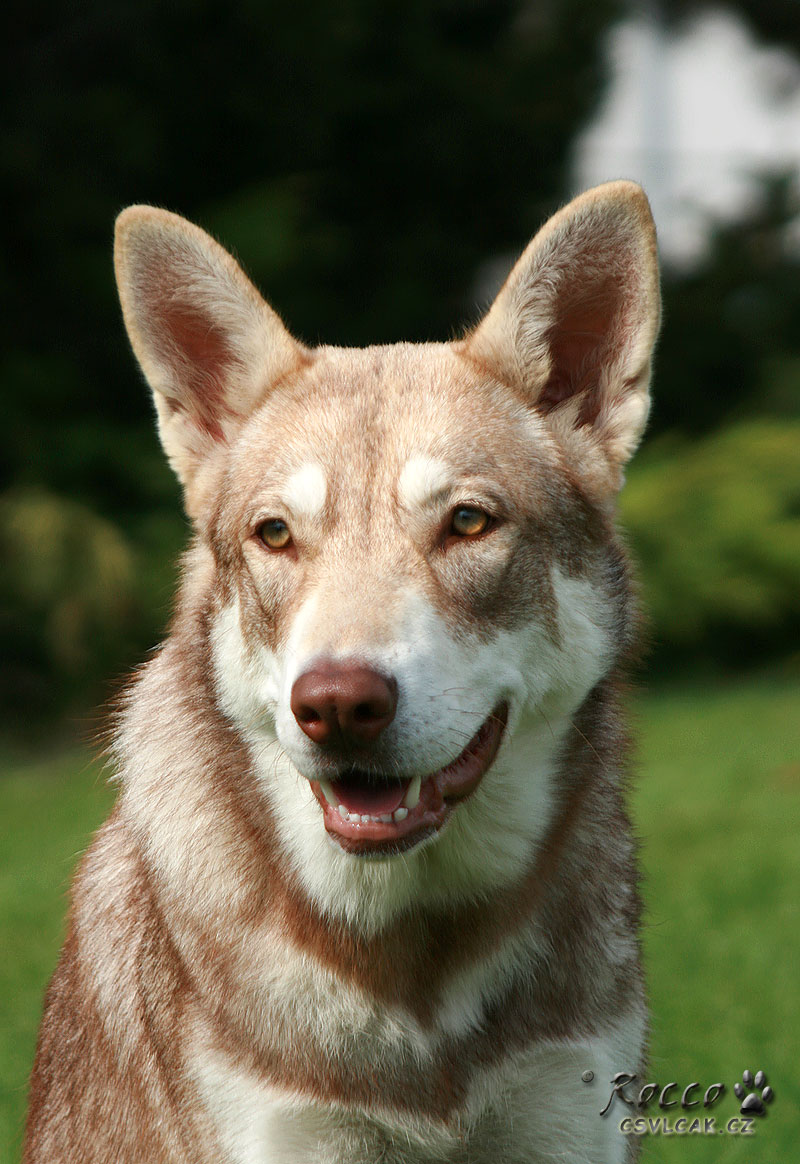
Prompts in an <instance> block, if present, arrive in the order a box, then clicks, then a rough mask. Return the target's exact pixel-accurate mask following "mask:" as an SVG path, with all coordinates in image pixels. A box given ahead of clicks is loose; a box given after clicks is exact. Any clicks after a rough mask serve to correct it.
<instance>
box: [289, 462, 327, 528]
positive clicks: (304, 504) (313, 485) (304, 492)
mask: <svg viewBox="0 0 800 1164" xmlns="http://www.w3.org/2000/svg"><path fill="white" fill-rule="evenodd" d="M327 497H328V482H327V480H326V478H325V474H324V473H323V471H322V469H321V467H320V466H319V465H317V464H316V463H315V462H313V461H308V462H307V463H306V464H305V465H301V466H300V468H299V469H296V470H295V472H294V473H292V475H291V477H290V478H289V480H288V481H287V482H286V485H285V487H284V489H283V500H284V501H285V502H286V505H287V507H288V508H289V509H290V510H291V511H292V513H293V514H295V515H299V516H301V517H319V515H320V513H322V510H323V508H324V506H325V502H326V500H327Z"/></svg>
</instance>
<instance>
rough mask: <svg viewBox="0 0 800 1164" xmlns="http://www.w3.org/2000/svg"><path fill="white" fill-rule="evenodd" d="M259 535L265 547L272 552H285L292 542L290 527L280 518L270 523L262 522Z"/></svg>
mask: <svg viewBox="0 0 800 1164" xmlns="http://www.w3.org/2000/svg"><path fill="white" fill-rule="evenodd" d="M257 533H258V536H259V537H260V538H261V541H262V542H263V543H264V545H265V546H267V548H268V549H270V550H285V549H286V547H287V546H289V545H290V544H291V541H292V535H291V534H290V533H289V527H288V525H287V524H286V522H285V521H281V519H280V518H279V517H272V518H270V520H269V521H265V522H262V524H261V525H260V526H259V527H258V530H257Z"/></svg>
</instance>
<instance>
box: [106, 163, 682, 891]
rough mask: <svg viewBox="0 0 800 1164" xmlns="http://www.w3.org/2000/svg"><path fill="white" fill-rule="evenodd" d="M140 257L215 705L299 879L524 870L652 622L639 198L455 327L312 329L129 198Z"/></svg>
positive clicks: (533, 264) (654, 287) (123, 227)
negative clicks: (570, 738)
mask: <svg viewBox="0 0 800 1164" xmlns="http://www.w3.org/2000/svg"><path fill="white" fill-rule="evenodd" d="M116 266H117V277H118V283H119V289H120V296H121V299H122V306H123V311H124V316H125V322H126V325H127V328H128V332H129V335H130V338H131V342H132V345H133V348H134V351H135V353H136V356H137V357H138V360H139V362H140V364H141V366H142V368H143V370H144V373H145V375H146V377H147V379H148V381H149V383H150V385H151V387H152V389H153V393H154V398H155V403H156V408H157V412H158V422H159V429H160V434H161V439H162V442H163V445H164V448H165V450H166V453H167V456H168V458H169V460H170V462H171V464H172V465H173V467H174V469H175V471H176V473H177V475H178V477H179V478H180V480H181V482H182V484H183V487H184V491H185V498H186V506H187V510H188V512H189V515H190V517H191V518H192V521H193V523H194V525H195V528H196V531H197V535H198V548H197V549H196V551H195V555H194V561H195V566H194V567H193V571H192V576H191V577H190V579H189V583H188V590H189V592H190V594H191V596H192V597H191V601H194V602H197V603H200V604H202V606H203V611H204V625H206V626H208V627H209V632H208V633H209V638H210V643H211V657H212V659H213V686H214V691H215V698H216V700H217V702H218V705H219V706H220V707H221V709H222V711H223V713H224V714H225V715H226V716H227V717H228V718H229V719H230V720H231V721H232V722H233V724H234V725H235V727H236V729H237V730H238V732H239V733H240V734H241V735H242V736H243V737H244V738H245V739H246V740H247V741H248V743H249V745H250V747H251V749H252V752H253V755H254V763H255V764H256V766H257V768H258V770H259V772H260V774H261V779H262V782H263V783H262V787H263V790H264V792H265V794H266V796H267V797H268V799H269V800H270V802H271V805H272V809H273V812H274V815H275V818H276V820H277V822H278V827H279V829H280V832H281V835H282V837H283V840H284V842H285V847H286V850H287V852H288V853H289V854H290V855H291V856H292V857H293V859H294V861H295V864H296V866H297V868H298V871H299V872H300V873H301V875H302V876H304V877H305V878H306V880H307V881H308V882H309V884H311V883H313V886H312V887H315V891H316V892H317V894H318V896H319V895H322V896H324V895H325V886H326V884H327V883H328V881H330V879H331V878H334V879H335V877H336V876H338V875H339V873H340V872H341V870H342V869H343V868H345V867H351V868H352V867H354V866H357V865H360V866H361V867H362V868H363V867H365V865H366V866H371V867H372V868H375V867H376V863H375V862H366V863H365V862H363V861H357V860H355V858H361V857H364V856H367V857H375V856H380V857H392V856H395V855H399V854H403V856H404V859H403V860H402V861H399V862H391V861H387V862H383V863H382V865H383V866H384V867H385V866H386V865H392V864H394V865H396V866H398V865H399V866H401V867H402V868H403V870H404V873H403V876H406V877H410V876H412V873H410V872H409V870H410V869H412V870H413V869H415V868H417V867H419V868H422V867H423V865H424V866H425V868H426V870H427V876H428V878H429V880H431V881H432V882H433V883H438V882H437V879H436V877H433V876H432V873H433V872H434V871H437V872H439V873H441V870H442V868H444V866H445V865H446V866H447V868H448V869H449V870H450V872H452V871H453V870H454V869H457V873H455V874H453V876H454V877H455V879H456V880H458V881H460V883H462V884H463V885H468V884H474V883H477V881H478V880H479V879H480V878H483V879H484V880H485V879H486V878H487V877H489V879H491V877H492V876H495V877H496V878H497V879H500V880H502V879H503V878H505V877H508V876H510V875H512V873H513V872H514V871H516V870H517V869H518V868H519V864H520V861H522V860H523V859H524V858H525V855H526V854H527V853H528V851H529V848H530V843H531V839H532V838H534V839H535V837H536V836H540V835H541V833H542V831H543V829H544V828H545V827H546V824H547V821H548V815H549V811H550V805H551V803H552V800H553V796H552V790H551V788H550V784H549V781H550V776H551V773H552V770H553V766H554V757H555V756H556V754H557V752H558V750H559V748H560V747H561V746H562V745H563V742H564V738H565V732H566V730H567V728H568V726H569V723H570V720H571V717H572V716H573V715H574V712H575V710H576V708H577V707H578V706H579V705H580V703H581V702H582V701H583V700H584V698H585V697H586V695H587V694H588V692H589V691H590V690H591V689H592V688H593V687H594V685H595V684H596V683H597V682H598V681H599V680H600V679H601V678H602V676H603V675H604V674H606V673H607V672H608V671H609V670H610V669H611V668H612V667H613V665H614V663H615V661H616V659H617V658H618V657H619V655H620V653H621V652H623V651H624V650H625V649H626V648H627V645H628V638H629V635H630V616H629V611H628V604H629V596H628V589H627V586H626V582H625V571H624V561H623V559H622V555H621V551H620V550H619V547H618V545H617V543H616V540H615V538H614V535H613V525H612V511H613V503H614V497H615V494H616V491H617V489H618V487H619V484H620V482H621V473H622V468H623V466H624V464H625V462H626V461H627V459H628V457H629V456H630V454H631V453H632V451H633V449H634V447H635V445H636V443H637V441H638V438H639V436H640V434H641V432H642V429H643V426H644V423H645V420H646V416H647V410H648V381H649V375H650V361H651V353H652V347H653V343H654V340H655V336H656V331H657V326H658V311H659V309H658V283H657V269H656V255H655V238H654V229H653V224H652V219H651V217H650V213H649V209H648V206H647V202H646V199H645V197H644V195H643V194H642V192H641V190H640V189H639V188H638V187H637V186H634V185H632V184H630V183H625V182H618V183H611V184H609V185H607V186H602V187H599V188H598V189H596V190H593V191H590V192H589V193H588V194H585V195H583V196H582V197H580V198H578V199H576V200H575V201H574V202H572V203H570V205H569V206H567V207H566V208H565V209H563V210H561V211H560V212H559V213H558V214H557V215H556V216H555V217H554V218H553V219H551V220H550V222H548V223H547V225H546V226H545V227H544V228H543V229H542V230H541V231H540V233H539V234H538V235H537V236H536V237H535V238H534V240H533V241H532V242H531V244H530V245H529V247H528V248H527V250H526V251H525V252H524V254H523V255H522V257H521V258H520V259H519V261H518V263H517V264H516V266H515V267H514V269H513V271H512V272H511V274H510V276H509V278H508V280H507V281H506V283H505V285H504V287H503V288H502V290H501V291H500V293H499V295H498V297H497V299H496V300H495V302H494V304H493V306H492V307H491V309H490V311H489V312H488V314H487V315H486V317H485V318H484V319H483V321H482V322H481V323H480V325H479V326H478V327H477V328H476V329H475V330H474V331H472V332H471V333H470V334H469V335H467V337H466V338H464V339H462V340H459V341H457V342H453V343H447V344H421V345H414V344H398V345H391V346H386V347H375V348H367V349H364V350H349V349H341V348H326V347H322V348H317V349H314V350H309V349H308V348H306V347H304V346H303V345H301V344H300V343H298V342H297V341H295V340H294V339H293V338H292V337H291V336H290V335H289V333H288V331H287V330H286V329H285V327H284V326H283V324H282V323H281V321H280V320H279V318H278V317H277V315H275V313H274V312H273V311H272V310H271V309H270V307H269V306H268V305H267V304H266V303H265V302H264V300H263V299H262V298H261V296H260V295H259V294H258V292H257V291H256V290H255V288H254V287H253V286H252V284H251V283H250V282H249V281H248V280H247V278H246V277H245V276H244V274H243V273H242V271H241V270H240V268H239V267H238V266H237V264H236V263H235V262H234V260H233V259H232V258H231V257H230V256H229V255H228V254H227V253H226V252H225V251H223V250H222V249H221V248H220V247H219V246H218V245H217V244H216V243H215V242H214V241H213V240H212V239H211V238H209V237H208V236H207V235H206V234H205V233H204V232H203V231H201V230H199V229H198V228H197V227H195V226H192V225H191V224H190V223H188V222H186V221H185V220H183V219H181V218H178V217H177V216H175V215H173V214H169V213H167V212H166V211H162V210H157V209H153V208H149V207H136V206H135V207H131V208H129V209H128V210H126V211H125V212H124V213H123V214H122V215H121V216H120V218H119V221H118V225H117V247H116ZM445 824H448V827H447V828H444V827H443V826H444V825H445ZM330 841H332V842H333V844H332V845H331V844H330V843H329V842H330ZM423 841H436V844H422V843H421V842H423ZM477 846H481V847H482V848H483V850H484V852H489V853H491V857H490V859H488V861H483V862H476V859H475V858H476V847H477ZM323 851H324V852H323ZM437 863H438V864H437ZM379 864H381V863H379ZM478 865H480V866H481V869H480V873H479V872H478V871H477V868H476V867H477V866H478ZM348 875H349V874H348ZM359 875H360V874H359ZM369 876H371V874H370V875H369ZM376 876H377V875H376ZM381 876H384V875H383V874H381ZM439 880H440V881H441V878H440V879H439Z"/></svg>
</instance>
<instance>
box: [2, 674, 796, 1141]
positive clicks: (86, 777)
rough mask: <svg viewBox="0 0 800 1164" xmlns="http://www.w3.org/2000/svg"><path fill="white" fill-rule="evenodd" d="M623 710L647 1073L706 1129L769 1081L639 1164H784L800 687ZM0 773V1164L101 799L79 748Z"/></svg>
mask: <svg viewBox="0 0 800 1164" xmlns="http://www.w3.org/2000/svg"><path fill="white" fill-rule="evenodd" d="M638 710H639V713H640V714H639V720H640V722H639V730H638V735H639V740H640V763H639V779H638V781H637V784H636V790H635V794H634V798H633V810H634V816H635V819H636V822H637V826H638V830H639V833H640V835H641V838H642V864H643V868H644V873H645V884H644V890H645V898H646V901H647V925H646V929H645V933H644V945H645V956H646V964H647V971H648V978H649V983H650V995H651V1004H652V1013H653V1040H652V1045H653V1053H652V1065H651V1070H650V1076H649V1077H650V1079H652V1080H653V1081H657V1082H659V1083H661V1084H662V1085H663V1084H665V1083H669V1082H671V1081H672V1080H677V1081H678V1083H679V1085H680V1087H681V1089H682V1088H683V1087H685V1086H686V1085H687V1084H688V1083H691V1082H693V1081H694V1080H699V1082H700V1083H701V1086H702V1088H703V1089H704V1088H705V1087H706V1086H707V1085H708V1084H710V1083H713V1082H717V1081H722V1082H724V1083H725V1084H726V1085H727V1087H728V1095H726V1096H725V1098H724V1099H723V1100H721V1101H720V1103H719V1104H718V1105H717V1107H716V1108H715V1114H717V1116H718V1119H720V1120H721V1122H724V1119H726V1118H727V1117H729V1116H732V1115H735V1114H737V1112H738V1105H737V1104H736V1102H735V1101H734V1098H733V1095H732V1087H733V1083H734V1082H735V1080H736V1078H737V1076H739V1075H740V1074H741V1071H742V1070H743V1068H745V1067H750V1068H751V1069H752V1070H753V1071H755V1070H756V1069H757V1068H759V1067H762V1068H763V1069H764V1070H765V1071H766V1072H767V1075H768V1077H769V1080H770V1082H771V1083H772V1084H773V1086H774V1088H775V1101H774V1103H773V1105H772V1110H771V1111H770V1113H769V1115H768V1117H767V1118H766V1119H764V1120H761V1121H759V1122H758V1125H757V1129H756V1135H755V1136H752V1137H747V1138H738V1137H733V1136H715V1137H702V1136H692V1137H691V1138H680V1139H679V1138H678V1137H676V1136H672V1137H668V1138H657V1137H648V1139H647V1142H646V1150H645V1154H644V1157H643V1159H644V1160H645V1161H647V1162H648V1164H658V1162H666V1161H670V1162H673V1164H674V1162H683V1161H685V1160H691V1161H692V1164H694V1162H698V1164H701V1162H706V1161H707V1162H709V1164H710V1162H712V1161H713V1164H762V1162H763V1164H788V1162H789V1161H791V1160H794V1159H795V1158H796V1151H797V1149H796V1142H797V1130H798V1129H800V1086H799V1085H798V1080H800V1071H798V1068H797V1059H798V1053H799V1052H800V1048H798V1039H797V1036H798V1033H800V1020H799V1019H798V1012H799V1010H800V1005H799V1004H800V986H799V983H800V977H799V976H798V969H797V968H798V966H800V900H799V897H798V885H799V884H800V875H799V874H800V870H799V868H798V867H799V866H800V833H799V832H798V823H799V822H800V683H798V682H797V681H794V680H778V679H772V680H767V679H761V680H755V679H750V680H748V681H740V682H738V683H736V684H731V685H730V686H726V687H720V686H716V687H713V686H706V687H702V688H701V687H698V688H696V689H695V688H685V687H684V688H681V689H673V690H668V691H662V692H658V693H655V694H652V695H649V696H647V697H643V698H642V699H641V700H640V701H639V709H638ZM4 767H5V774H4V775H3V777H2V778H1V779H0V819H1V820H2V822H3V825H2V830H1V832H0V931H1V932H2V956H0V1164H7V1162H8V1164H10V1162H11V1161H16V1160H17V1159H18V1156H19V1134H20V1126H21V1120H22V1115H23V1110H24V1102H25V1087H26V1078H27V1074H28V1071H29V1070H30V1064H31V1062H32V1059H33V1051H34V1044H35V1038H36V1027H37V1024H38V1019H39V1012H40V1007H41V995H42V991H43V989H44V986H45V983H46V981H47V978H48V976H49V975H50V973H51V972H52V969H53V966H54V963H55V959H56V955H57V951H58V946H59V943H60V941H61V938H62V934H63V917H64V913H65V909H66V898H65V893H66V889H67V886H68V882H69V877H70V872H71V869H72V867H73V865H74V862H75V859H76V858H77V856H78V855H79V853H80V852H81V851H82V850H83V849H84V848H85V847H86V844H87V842H88V838H89V836H90V834H91V832H92V830H93V829H94V828H95V827H96V826H97V825H98V824H99V822H100V821H101V820H102V819H103V817H104V816H105V815H106V814H107V812H108V809H109V807H110V804H111V802H112V800H113V793H112V791H111V790H110V789H109V787H108V786H107V784H106V783H105V781H104V778H103V776H102V774H101V772H100V768H99V766H98V765H96V764H92V763H90V762H89V761H88V760H87V758H86V756H85V755H84V754H82V753H79V752H71V753H69V752H65V753H60V754H57V755H55V756H53V757H51V758H49V759H46V760H45V759H43V760H40V761H38V762H37V763H32V762H26V763H21V762H18V761H17V762H12V761H8V762H7V763H6V764H5V765H4ZM624 1066H625V1065H624V1064H621V1065H620V1069H622V1068H623V1067H624ZM603 1102H605V1099H604V1100H603ZM650 1114H659V1113H658V1111H657V1109H656V1108H653V1109H652V1110H651V1113H650ZM673 1118H675V1117H673ZM9 1145H10V1146H9Z"/></svg>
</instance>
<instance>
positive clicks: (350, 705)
mask: <svg viewBox="0 0 800 1164" xmlns="http://www.w3.org/2000/svg"><path fill="white" fill-rule="evenodd" d="M290 706H291V708H292V713H293V714H294V717H295V719H296V720H297V722H298V723H299V725H300V727H301V728H302V729H303V731H304V732H305V733H306V735H307V736H308V737H309V739H311V740H313V741H314V743H315V744H347V743H350V744H363V743H370V742H371V741H372V740H375V739H377V737H378V736H379V735H380V734H381V732H382V731H383V730H384V728H386V727H388V726H389V724H390V723H391V722H392V720H393V719H394V714H395V712H396V711H397V683H396V681H395V680H394V679H387V678H385V677H384V676H383V675H379V674H378V672H377V671H373V670H372V669H371V668H370V667H364V666H362V665H360V664H356V663H320V664H319V665H318V666H316V667H314V668H313V669H312V670H310V671H306V672H305V673H304V674H302V675H301V676H300V677H299V678H298V679H296V680H295V682H294V686H293V687H292V697H291V700H290Z"/></svg>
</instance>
